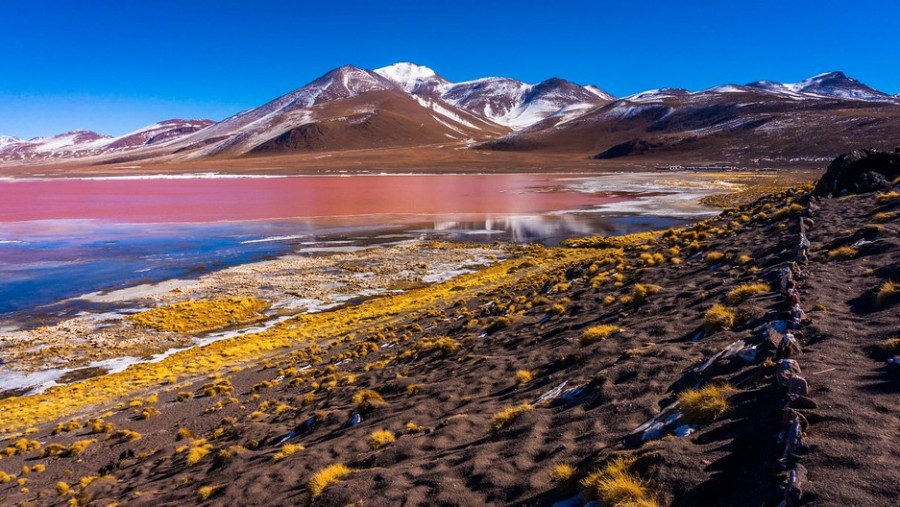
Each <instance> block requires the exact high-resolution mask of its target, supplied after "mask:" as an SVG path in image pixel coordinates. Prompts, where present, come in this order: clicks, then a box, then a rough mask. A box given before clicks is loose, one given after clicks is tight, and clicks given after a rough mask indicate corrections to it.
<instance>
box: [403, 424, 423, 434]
mask: <svg viewBox="0 0 900 507" xmlns="http://www.w3.org/2000/svg"><path fill="white" fill-rule="evenodd" d="M423 431H425V427H424V426H422V425H420V424H416V423H414V422H412V421H410V422H408V423H406V432H407V433H409V434H415V433H422V432H423Z"/></svg>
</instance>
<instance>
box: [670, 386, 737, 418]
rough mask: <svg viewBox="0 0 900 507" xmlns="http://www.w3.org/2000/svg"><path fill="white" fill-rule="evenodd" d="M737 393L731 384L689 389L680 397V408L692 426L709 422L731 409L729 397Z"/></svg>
mask: <svg viewBox="0 0 900 507" xmlns="http://www.w3.org/2000/svg"><path fill="white" fill-rule="evenodd" d="M735 392H736V389H735V388H734V387H732V386H731V385H730V384H723V385H708V386H705V387H701V388H700V389H688V390H686V391H684V392H682V393H681V394H680V395H678V401H679V404H678V408H680V409H681V412H682V413H683V414H684V418H685V420H686V421H687V422H688V423H690V424H701V423H705V422H709V421H712V420H714V419H716V418H717V417H719V416H720V415H722V414H724V413H725V412H727V411H728V410H729V409H730V408H731V405H729V403H728V397H729V396H731V395H732V394H734V393H735Z"/></svg>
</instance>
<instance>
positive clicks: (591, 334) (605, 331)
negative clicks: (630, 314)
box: [581, 324, 621, 345]
mask: <svg viewBox="0 0 900 507" xmlns="http://www.w3.org/2000/svg"><path fill="white" fill-rule="evenodd" d="M619 331H621V329H620V328H619V326H616V325H613V324H600V325H597V326H591V327H589V328H587V329H585V330H584V332H582V333H581V344H582V345H590V344H592V343H594V342H598V341H600V340H605V339H607V338H609V337H610V336H612V335H613V334H615V333H618V332H619Z"/></svg>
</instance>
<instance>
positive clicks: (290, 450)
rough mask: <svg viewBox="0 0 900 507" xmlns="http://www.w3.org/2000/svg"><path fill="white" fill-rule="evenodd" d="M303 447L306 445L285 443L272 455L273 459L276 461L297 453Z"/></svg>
mask: <svg viewBox="0 0 900 507" xmlns="http://www.w3.org/2000/svg"><path fill="white" fill-rule="evenodd" d="M303 449H304V447H303V446H302V445H300V444H284V445H282V446H281V450H280V451H278V452H276V453H275V455H274V456H272V459H273V460H275V461H281V460H283V459H284V458H287V457H288V456H290V455H292V454H296V453H298V452H300V451H302V450H303Z"/></svg>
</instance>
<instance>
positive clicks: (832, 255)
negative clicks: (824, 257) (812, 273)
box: [828, 246, 859, 261]
mask: <svg viewBox="0 0 900 507" xmlns="http://www.w3.org/2000/svg"><path fill="white" fill-rule="evenodd" d="M858 253H859V251H858V250H857V249H855V248H853V247H852V246H842V247H839V248H835V249H834V250H829V251H828V260H832V261H845V260H847V259H852V258H854V257H856V254H858Z"/></svg>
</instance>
